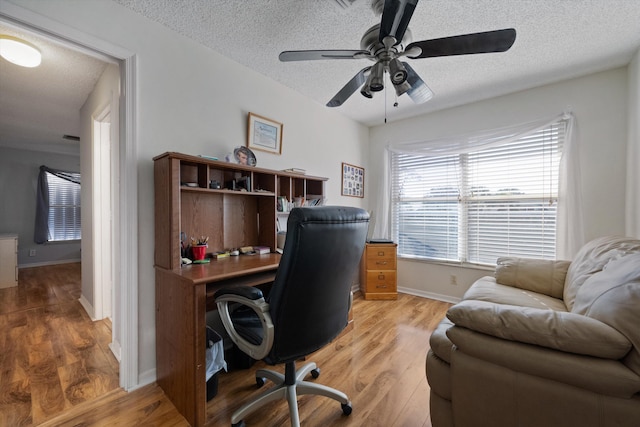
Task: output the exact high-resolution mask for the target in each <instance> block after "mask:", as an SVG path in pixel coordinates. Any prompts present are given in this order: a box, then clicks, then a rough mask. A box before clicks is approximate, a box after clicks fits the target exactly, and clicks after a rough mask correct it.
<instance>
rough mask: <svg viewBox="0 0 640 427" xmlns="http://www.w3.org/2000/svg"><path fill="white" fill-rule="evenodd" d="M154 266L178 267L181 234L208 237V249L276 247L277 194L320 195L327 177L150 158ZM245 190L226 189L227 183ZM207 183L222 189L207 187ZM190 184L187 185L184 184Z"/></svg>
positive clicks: (177, 157)
mask: <svg viewBox="0 0 640 427" xmlns="http://www.w3.org/2000/svg"><path fill="white" fill-rule="evenodd" d="M153 160H154V179H155V224H156V232H155V240H156V250H155V265H156V266H159V267H163V268H168V269H174V268H178V267H180V259H181V257H180V233H181V232H184V233H185V235H186V236H187V238H190V237H192V236H193V237H199V236H209V248H208V251H209V253H212V252H217V251H222V250H227V249H231V248H240V247H243V246H256V245H259V246H267V247H269V248H271V250H272V251H273V252H275V249H276V245H277V236H276V234H277V230H276V198H277V197H279V196H283V197H286V198H287V199H288V200H289V201H292V200H293V199H294V198H295V197H301V198H308V197H310V196H312V195H313V197H314V198H318V197H324V194H325V193H324V183H325V181H326V180H327V178H322V177H314V176H308V175H299V174H293V173H288V172H284V171H275V170H270V169H263V168H256V167H252V166H246V165H238V164H235V163H227V162H220V161H216V160H208V159H206V158H202V157H197V156H190V155H186V154H180V153H164V154H161V155H160V156H157V157H155V158H154V159H153ZM234 180H235V182H236V184H237V186H238V187H241V186H245V187H248V188H244V190H242V191H239V190H238V189H235V190H234V189H231V188H230V187H231V186H232V181H234ZM212 182H215V183H217V185H220V187H221V188H209V187H210V184H211V183H212ZM187 184H189V186H187Z"/></svg>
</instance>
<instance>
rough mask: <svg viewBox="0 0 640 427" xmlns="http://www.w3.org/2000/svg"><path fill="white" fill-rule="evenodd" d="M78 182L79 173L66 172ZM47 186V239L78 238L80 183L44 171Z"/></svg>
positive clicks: (52, 240)
mask: <svg viewBox="0 0 640 427" xmlns="http://www.w3.org/2000/svg"><path fill="white" fill-rule="evenodd" d="M66 174H67V175H69V176H70V177H72V178H75V179H76V180H77V181H78V182H79V180H80V174H79V173H72V172H67V173H66ZM46 178H47V184H48V187H49V218H48V224H49V241H50V242H56V241H65V240H79V239H80V238H81V234H80V184H79V183H78V182H72V181H69V180H67V179H64V178H60V177H59V176H56V175H54V174H52V173H49V172H46Z"/></svg>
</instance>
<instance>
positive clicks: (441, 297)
mask: <svg viewBox="0 0 640 427" xmlns="http://www.w3.org/2000/svg"><path fill="white" fill-rule="evenodd" d="M398 292H402V293H403V294H409V295H415V296H417V297H423V298H429V299H434V300H437V301H444V302H448V303H451V304H457V303H459V302H460V298H458V297H452V296H451V295H443V294H437V293H435V292H425V291H418V290H416V289H411V288H403V287H398Z"/></svg>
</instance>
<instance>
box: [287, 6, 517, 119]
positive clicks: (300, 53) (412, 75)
mask: <svg viewBox="0 0 640 427" xmlns="http://www.w3.org/2000/svg"><path fill="white" fill-rule="evenodd" d="M417 4H418V0H373V2H372V7H373V9H374V11H378V13H379V12H380V11H381V12H382V19H381V21H380V23H379V24H376V25H374V26H373V27H371V28H369V30H367V31H366V32H365V34H364V36H362V39H361V40H360V50H290V51H284V52H282V53H280V56H279V58H280V61H282V62H290V61H313V60H319V59H369V60H371V61H373V62H374V64H373V65H372V66H370V67H365V68H363V69H362V70H360V71H359V72H358V73H357V74H356V75H355V76H354V77H353V78H352V79H351V80H349V82H348V83H347V84H346V85H345V86H344V87H343V88H342V89H340V91H338V93H337V94H336V95H335V96H334V97H333V98H332V99H331V100H330V101H329V102H328V103H327V107H339V106H340V105H342V104H343V103H344V102H345V101H346V100H347V99H349V97H350V96H351V95H352V94H353V93H354V92H355V91H356V90H358V88H361V89H360V93H361V94H362V95H363V96H365V97H366V98H372V97H373V93H374V92H379V91H381V90H383V89H384V75H385V73H389V78H390V80H391V83H392V84H393V86H394V89H395V91H396V94H397V96H400V95H403V94H405V93H406V94H407V95H409V97H410V98H411V99H412V100H413V102H415V103H416V104H421V103H423V102H426V101H428V100H429V99H431V97H432V96H433V92H432V91H431V89H429V87H428V86H427V85H426V84H425V82H424V81H423V80H422V79H421V78H420V76H418V74H417V73H416V72H415V71H414V70H413V68H411V66H410V65H409V64H408V63H407V62H403V61H400V59H399V58H402V57H407V58H409V59H419V58H433V57H438V56H453V55H469V54H476V53H490V52H505V51H507V50H509V48H511V46H512V45H513V43H514V42H515V40H516V30H515V29H513V28H507V29H503V30H495V31H487V32H482V33H472V34H464V35H459V36H452V37H443V38H438V39H431V40H422V41H417V42H412V40H411V31H410V30H409V28H408V27H409V21H410V20H411V16H412V15H413V11H414V10H415V8H416V5H417Z"/></svg>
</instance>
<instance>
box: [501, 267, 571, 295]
mask: <svg viewBox="0 0 640 427" xmlns="http://www.w3.org/2000/svg"><path fill="white" fill-rule="evenodd" d="M570 264H571V262H570V261H551V260H541V259H530V258H516V257H500V258H498V261H497V262H496V272H495V278H496V282H497V283H499V284H501V285H507V286H512V287H514V288H520V289H525V290H528V291H533V292H537V293H540V294H544V295H549V296H551V297H554V298H559V299H561V298H562V291H563V290H564V279H565V277H566V276H567V270H568V269H569V265H570Z"/></svg>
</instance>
